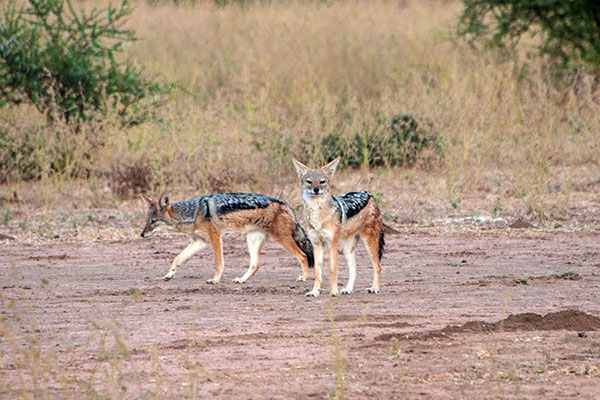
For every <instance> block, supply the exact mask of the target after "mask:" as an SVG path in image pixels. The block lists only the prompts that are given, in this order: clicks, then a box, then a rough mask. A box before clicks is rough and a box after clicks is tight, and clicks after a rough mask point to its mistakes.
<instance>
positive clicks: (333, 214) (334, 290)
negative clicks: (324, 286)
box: [293, 157, 385, 296]
mask: <svg viewBox="0 0 600 400" xmlns="http://www.w3.org/2000/svg"><path fill="white" fill-rule="evenodd" d="M293 161H294V167H296V172H298V176H299V177H300V181H301V187H302V203H303V205H304V211H305V213H306V216H307V219H308V223H309V226H308V229H307V231H308V237H309V239H310V241H311V242H312V244H313V251H314V255H315V284H314V286H313V289H312V290H311V291H310V292H308V293H307V294H306V295H307V296H318V295H319V293H320V291H321V279H322V274H321V270H322V265H323V254H324V251H325V250H329V262H330V265H331V292H330V293H331V295H332V296H337V295H338V282H337V274H338V243H339V242H341V243H342V248H343V252H344V256H345V257H346V261H347V263H348V270H349V278H348V284H347V285H346V287H345V288H344V289H342V290H341V293H342V294H350V293H352V291H353V290H354V280H355V279H356V259H355V257H354V247H355V246H356V243H357V241H358V238H359V237H360V238H361V239H362V241H363V243H364V244H365V247H366V248H367V252H368V253H369V257H370V258H371V263H372V264H373V286H371V287H370V288H369V289H367V291H368V292H369V293H378V292H379V278H380V275H381V256H382V255H383V247H384V245H385V241H384V234H383V220H382V218H381V212H380V211H379V207H377V203H376V202H375V199H374V198H373V196H371V195H370V194H368V193H366V192H349V193H346V194H343V195H341V196H337V197H336V196H333V195H332V194H331V188H330V181H331V178H332V177H333V174H334V173H335V170H336V168H337V165H338V163H339V162H340V157H338V158H336V159H335V160H333V161H332V162H330V163H329V164H327V165H325V166H323V167H321V168H319V169H311V168H309V167H307V166H306V165H304V164H302V163H301V162H300V161H298V160H296V159H294V160H293Z"/></svg>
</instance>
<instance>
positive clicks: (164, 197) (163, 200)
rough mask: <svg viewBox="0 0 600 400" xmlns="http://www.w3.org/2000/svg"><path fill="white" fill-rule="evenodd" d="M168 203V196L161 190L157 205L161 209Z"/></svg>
mask: <svg viewBox="0 0 600 400" xmlns="http://www.w3.org/2000/svg"><path fill="white" fill-rule="evenodd" d="M168 205H169V196H167V195H166V194H165V192H162V194H161V195H160V200H159V201H158V206H159V207H160V209H161V210H162V209H165V208H167V206H168Z"/></svg>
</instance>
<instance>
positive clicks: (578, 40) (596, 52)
mask: <svg viewBox="0 0 600 400" xmlns="http://www.w3.org/2000/svg"><path fill="white" fill-rule="evenodd" d="M463 2H464V4H465V9H464V11H463V13H462V15H461V17H460V22H459V25H458V34H459V35H460V36H463V37H466V38H468V39H469V40H470V41H471V42H473V41H474V40H475V39H483V40H484V42H485V44H486V45H490V46H494V47H501V48H502V47H506V46H514V45H515V44H516V43H518V41H519V39H520V38H521V36H522V35H523V34H525V33H530V34H531V35H540V36H541V37H542V43H541V44H540V46H539V52H540V53H541V54H543V55H549V56H551V57H553V58H555V59H558V60H560V61H561V64H562V66H567V65H569V64H570V63H572V62H573V61H574V60H579V59H581V60H583V61H585V62H586V63H588V64H589V65H592V66H594V67H600V2H598V1H597V0H561V1H548V0H463Z"/></svg>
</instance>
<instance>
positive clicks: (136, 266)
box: [0, 228, 600, 399]
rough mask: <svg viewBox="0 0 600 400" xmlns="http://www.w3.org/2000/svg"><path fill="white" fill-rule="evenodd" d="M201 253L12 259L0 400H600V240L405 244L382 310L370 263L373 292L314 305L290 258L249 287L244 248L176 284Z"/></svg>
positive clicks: (142, 247)
mask: <svg viewBox="0 0 600 400" xmlns="http://www.w3.org/2000/svg"><path fill="white" fill-rule="evenodd" d="M186 244H187V240H186V239H185V238H184V237H173V238H160V237H154V238H150V239H138V240H129V241H123V240H119V241H115V242H96V243H94V242H91V243H62V242H52V241H48V242H45V243H42V244H23V243H19V242H17V241H5V242H4V244H3V245H2V251H1V253H0V289H1V291H0V313H1V314H0V321H1V325H0V377H1V378H0V398H2V399H4V398H6V399H9V398H10V399H12V398H34V397H35V398H37V397H40V398H44V397H47V398H83V397H87V398H92V397H93V398H103V397H102V396H105V397H107V398H125V399H134V398H140V399H145V398H167V399H170V398H205V397H207V396H217V397H218V398H232V399H233V398H236V399H238V398H242V399H244V398H253V399H254V398H274V399H284V398H317V399H322V398H330V397H331V396H334V395H336V394H337V395H338V396H339V397H341V395H344V396H345V397H346V398H363V397H364V398H367V397H369V398H402V399H404V398H442V399H456V398H532V399H533V398H584V399H585V398H589V399H592V398H598V396H599V393H600V392H599V389H598V388H599V387H600V371H599V368H600V330H598V329H599V328H600V319H598V317H600V302H599V298H600V234H598V233H564V232H555V233H548V232H545V233H543V232H542V233H540V232H537V233H536V232H532V231H530V230H511V229H508V228H507V229H500V230H495V231H482V232H479V233H472V232H471V233H467V234H448V233H446V234H441V235H430V234H426V233H416V234H413V235H410V234H406V233H403V234H401V235H394V236H388V238H387V247H386V253H385V256H384V259H383V275H382V283H383V287H382V291H381V293H380V294H378V295H369V294H367V293H366V292H365V291H364V289H365V288H366V287H368V286H369V285H370V280H371V269H370V266H368V262H367V258H366V255H365V253H364V250H363V249H362V247H361V248H359V253H358V254H359V257H358V262H359V273H358V278H357V292H355V293H354V294H352V295H350V296H343V297H339V298H333V299H332V298H330V297H328V296H321V297H320V298H317V299H313V298H306V297H304V293H305V292H306V291H308V290H309V288H310V286H311V285H312V282H310V281H309V282H295V281H294V278H295V277H297V276H298V273H299V271H300V269H299V266H297V265H296V263H295V260H294V259H293V258H292V257H290V255H289V254H287V253H285V252H284V251H283V250H282V249H281V248H279V247H278V246H277V245H275V244H273V243H269V244H268V245H267V246H265V248H264V249H263V253H262V254H263V257H262V261H263V265H262V268H261V269H260V271H259V272H258V273H257V275H256V276H255V277H254V278H253V279H251V280H250V281H249V282H247V283H246V284H243V285H238V284H234V283H232V282H231V280H232V279H233V278H235V277H238V276H241V275H242V274H243V272H244V271H245V269H246V265H247V262H248V259H247V255H246V248H245V241H244V240H243V237H241V236H238V235H230V236H228V237H226V239H225V261H226V266H225V273H224V278H223V281H222V282H221V283H220V284H219V285H207V284H206V283H205V280H206V279H208V278H210V277H212V273H213V257H212V254H211V252H210V251H208V250H205V251H203V252H201V253H200V254H199V255H197V256H195V257H194V258H192V259H191V260H189V261H188V263H187V264H186V265H184V266H182V267H181V268H180V270H179V271H178V273H177V275H176V276H175V278H174V279H173V280H172V281H170V282H163V281H161V280H160V279H159V278H160V277H161V276H162V275H163V274H164V273H166V271H167V269H168V266H169V263H170V261H171V260H172V258H173V257H174V256H175V255H176V254H177V253H178V251H180V250H181V249H182V248H183V247H184V246H185V245H186ZM341 259H342V260H343V258H341ZM341 262H342V263H344V261H341ZM341 271H342V272H341V279H340V285H341V284H345V280H346V277H347V271H346V269H345V263H344V264H343V265H342V268H341ZM568 272H572V273H574V274H569V275H562V274H565V273H568ZM564 278H572V279H564ZM527 313H534V314H538V315H532V314H527ZM549 313H551V314H549ZM510 315H512V316H510Z"/></svg>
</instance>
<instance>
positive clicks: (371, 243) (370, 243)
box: [361, 232, 381, 293]
mask: <svg viewBox="0 0 600 400" xmlns="http://www.w3.org/2000/svg"><path fill="white" fill-rule="evenodd" d="M361 238H362V240H363V243H364V244H365V247H366V248H367V253H369V258H370V259H371V264H373V285H372V286H371V287H370V288H368V289H367V293H379V280H380V276H381V261H380V260H379V232H368V233H365V234H362V235H361Z"/></svg>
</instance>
